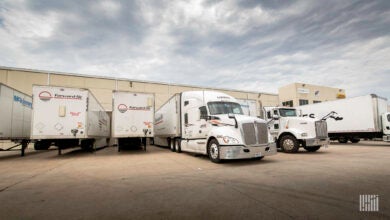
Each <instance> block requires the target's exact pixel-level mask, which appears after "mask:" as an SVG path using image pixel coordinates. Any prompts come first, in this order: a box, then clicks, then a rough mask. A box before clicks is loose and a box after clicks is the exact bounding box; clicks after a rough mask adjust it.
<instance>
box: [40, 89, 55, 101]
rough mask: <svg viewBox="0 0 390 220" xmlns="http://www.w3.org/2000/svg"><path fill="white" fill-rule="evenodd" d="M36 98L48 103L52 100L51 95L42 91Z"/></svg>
mask: <svg viewBox="0 0 390 220" xmlns="http://www.w3.org/2000/svg"><path fill="white" fill-rule="evenodd" d="M38 97H39V99H40V100H42V101H49V100H50V99H51V98H52V96H51V93H50V92H48V91H43V92H41V93H39V95H38Z"/></svg>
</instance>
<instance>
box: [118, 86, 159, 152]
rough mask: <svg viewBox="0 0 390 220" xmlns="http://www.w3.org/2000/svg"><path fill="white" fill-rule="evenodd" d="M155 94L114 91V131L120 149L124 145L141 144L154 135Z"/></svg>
mask: <svg viewBox="0 0 390 220" xmlns="http://www.w3.org/2000/svg"><path fill="white" fill-rule="evenodd" d="M153 127H154V94H150V93H135V92H122V91H114V92H113V106H112V126H111V128H112V132H111V136H112V137H113V138H117V140H118V142H117V143H118V151H120V150H121V148H122V147H124V146H132V145H133V146H139V145H140V144H141V143H143V144H144V150H146V138H152V137H153V136H154V130H153Z"/></svg>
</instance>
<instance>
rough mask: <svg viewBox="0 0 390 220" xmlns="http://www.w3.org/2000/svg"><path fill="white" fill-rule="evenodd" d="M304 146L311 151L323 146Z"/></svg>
mask: <svg viewBox="0 0 390 220" xmlns="http://www.w3.org/2000/svg"><path fill="white" fill-rule="evenodd" d="M303 148H305V150H307V151H309V152H316V151H318V150H319V149H320V148H321V145H320V146H310V147H303Z"/></svg>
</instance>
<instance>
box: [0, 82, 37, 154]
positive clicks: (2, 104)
mask: <svg viewBox="0 0 390 220" xmlns="http://www.w3.org/2000/svg"><path fill="white" fill-rule="evenodd" d="M31 108H32V98H31V96H29V95H27V94H24V93H22V92H20V91H17V90H16V89H13V88H11V87H9V86H6V85H4V84H2V83H0V113H1V114H0V140H8V141H12V142H15V143H17V145H15V146H12V147H7V148H6V149H3V148H1V150H12V149H14V148H15V147H17V146H19V145H21V155H22V156H24V151H25V149H26V148H27V145H28V143H29V142H30V127H31Z"/></svg>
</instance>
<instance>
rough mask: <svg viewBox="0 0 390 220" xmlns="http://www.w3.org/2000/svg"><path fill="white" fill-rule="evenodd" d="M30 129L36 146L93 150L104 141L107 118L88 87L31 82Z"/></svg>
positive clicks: (40, 147)
mask: <svg viewBox="0 0 390 220" xmlns="http://www.w3.org/2000/svg"><path fill="white" fill-rule="evenodd" d="M31 131H32V132H31V139H33V140H34V148H35V149H36V150H46V149H48V148H49V147H50V146H51V145H55V146H57V147H58V153H59V154H61V150H62V149H64V148H68V147H76V146H80V147H81V148H83V149H88V150H92V149H95V148H96V147H102V146H104V145H107V140H108V139H109V137H110V118H109V116H108V114H107V113H106V112H105V111H104V109H103V107H102V106H101V105H100V103H99V102H98V101H97V99H96V98H95V97H94V96H93V94H92V93H91V92H90V91H89V90H88V89H80V88H66V87H56V86H38V85H34V86H33V111H32V120H31Z"/></svg>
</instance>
